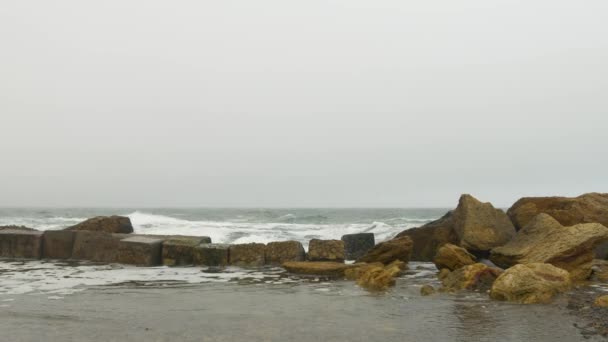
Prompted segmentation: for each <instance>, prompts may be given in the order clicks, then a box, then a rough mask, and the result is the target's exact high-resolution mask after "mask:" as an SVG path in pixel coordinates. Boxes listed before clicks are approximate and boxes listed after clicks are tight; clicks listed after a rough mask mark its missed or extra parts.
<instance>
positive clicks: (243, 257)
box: [229, 243, 266, 267]
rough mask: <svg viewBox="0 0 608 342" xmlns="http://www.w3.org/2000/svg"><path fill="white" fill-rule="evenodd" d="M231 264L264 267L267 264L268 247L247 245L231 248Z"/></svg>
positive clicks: (259, 244) (255, 244) (258, 244)
mask: <svg viewBox="0 0 608 342" xmlns="http://www.w3.org/2000/svg"><path fill="white" fill-rule="evenodd" d="M229 254H230V264H231V265H235V266H245V267H247V266H262V265H264V264H265V263H266V257H265V254H266V245H265V244H263V243H246V244H238V245H232V246H230V253H229Z"/></svg>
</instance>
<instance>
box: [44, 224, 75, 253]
mask: <svg viewBox="0 0 608 342" xmlns="http://www.w3.org/2000/svg"><path fill="white" fill-rule="evenodd" d="M75 235H76V232H73V231H69V230H47V231H45V232H44V234H43V236H42V257H43V258H46V259H70V258H71V257H72V249H74V236H75Z"/></svg>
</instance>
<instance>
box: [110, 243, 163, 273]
mask: <svg viewBox="0 0 608 342" xmlns="http://www.w3.org/2000/svg"><path fill="white" fill-rule="evenodd" d="M162 243H163V240H161V239H156V238H150V237H143V236H134V237H129V238H126V239H122V240H120V241H119V242H118V252H117V258H116V260H117V262H119V263H122V264H130V265H138V266H156V265H160V264H161V247H162Z"/></svg>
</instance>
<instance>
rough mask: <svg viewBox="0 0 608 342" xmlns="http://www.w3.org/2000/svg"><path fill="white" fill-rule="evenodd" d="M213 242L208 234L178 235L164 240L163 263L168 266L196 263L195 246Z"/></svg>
mask: <svg viewBox="0 0 608 342" xmlns="http://www.w3.org/2000/svg"><path fill="white" fill-rule="evenodd" d="M203 243H211V239H210V238H209V237H206V236H178V237H171V238H168V239H166V240H164V241H163V247H162V263H163V265H167V266H185V265H194V248H195V247H197V246H199V245H200V244H203Z"/></svg>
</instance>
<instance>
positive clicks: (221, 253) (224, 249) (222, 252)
mask: <svg viewBox="0 0 608 342" xmlns="http://www.w3.org/2000/svg"><path fill="white" fill-rule="evenodd" d="M229 250H230V245H226V244H221V243H204V244H201V245H199V246H196V247H194V249H193V254H192V260H193V261H194V264H195V265H204V266H226V265H228V262H229V259H228V258H229V257H228V255H229V254H228V251H229Z"/></svg>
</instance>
